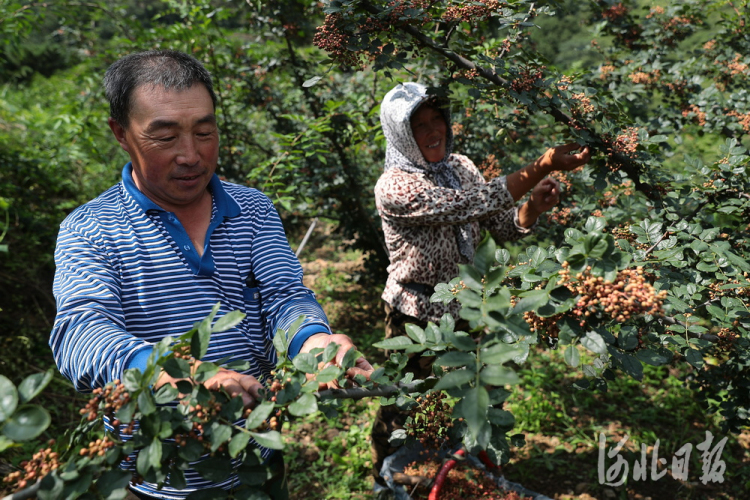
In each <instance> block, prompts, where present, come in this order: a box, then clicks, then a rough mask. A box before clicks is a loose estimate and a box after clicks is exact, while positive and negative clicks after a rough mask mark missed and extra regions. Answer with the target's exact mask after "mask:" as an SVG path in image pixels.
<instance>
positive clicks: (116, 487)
mask: <svg viewBox="0 0 750 500" xmlns="http://www.w3.org/2000/svg"><path fill="white" fill-rule="evenodd" d="M132 477H133V474H132V473H131V472H130V471H126V470H121V469H112V470H108V471H106V472H104V473H103V474H102V475H101V477H100V478H99V479H97V481H96V489H97V490H99V494H101V495H102V497H104V499H105V500H122V499H123V498H125V496H126V495H127V490H126V488H127V487H128V484H130V480H131V479H132Z"/></svg>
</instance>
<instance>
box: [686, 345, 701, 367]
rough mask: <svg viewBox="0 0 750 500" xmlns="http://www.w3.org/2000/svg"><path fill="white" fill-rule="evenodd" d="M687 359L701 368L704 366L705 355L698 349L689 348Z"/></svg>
mask: <svg viewBox="0 0 750 500" xmlns="http://www.w3.org/2000/svg"><path fill="white" fill-rule="evenodd" d="M685 359H686V360H687V362H688V363H690V364H691V365H693V366H694V367H695V368H698V369H700V368H702V367H703V355H702V354H701V352H700V351H699V350H698V349H687V352H686V353H685Z"/></svg>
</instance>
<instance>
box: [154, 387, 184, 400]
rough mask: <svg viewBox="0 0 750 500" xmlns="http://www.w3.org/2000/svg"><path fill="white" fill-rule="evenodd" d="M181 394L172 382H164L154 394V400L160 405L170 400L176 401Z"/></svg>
mask: <svg viewBox="0 0 750 500" xmlns="http://www.w3.org/2000/svg"><path fill="white" fill-rule="evenodd" d="M179 395H180V391H178V390H177V388H176V387H173V386H172V384H164V385H163V386H161V387H159V390H157V391H156V394H154V401H155V402H156V404H158V405H163V404H166V403H169V402H170V401H174V400H175V399H177V397H178V396H179Z"/></svg>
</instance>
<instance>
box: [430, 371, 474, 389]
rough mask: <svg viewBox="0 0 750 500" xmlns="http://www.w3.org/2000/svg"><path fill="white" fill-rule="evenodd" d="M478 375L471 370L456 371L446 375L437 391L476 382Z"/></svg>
mask: <svg viewBox="0 0 750 500" xmlns="http://www.w3.org/2000/svg"><path fill="white" fill-rule="evenodd" d="M475 377H476V373H474V372H472V371H469V370H455V371H452V372H449V373H446V374H445V375H444V376H443V378H441V379H440V380H439V381H438V383H437V384H436V385H435V390H436V391H440V390H442V389H450V388H452V387H458V386H461V385H464V384H468V383H469V382H470V381H472V380H474V378H475Z"/></svg>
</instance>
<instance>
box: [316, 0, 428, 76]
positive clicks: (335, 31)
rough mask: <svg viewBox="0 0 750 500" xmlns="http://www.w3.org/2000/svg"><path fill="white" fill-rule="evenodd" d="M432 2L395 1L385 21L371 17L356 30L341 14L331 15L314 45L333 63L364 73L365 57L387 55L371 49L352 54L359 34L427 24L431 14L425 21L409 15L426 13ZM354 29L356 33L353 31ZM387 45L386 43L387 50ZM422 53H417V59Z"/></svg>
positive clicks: (371, 58) (372, 58)
mask: <svg viewBox="0 0 750 500" xmlns="http://www.w3.org/2000/svg"><path fill="white" fill-rule="evenodd" d="M429 4H430V2H429V1H428V0H394V1H391V2H389V3H388V5H387V7H386V10H385V11H384V15H383V16H382V17H368V18H367V20H366V22H365V23H362V24H358V25H357V26H356V27H354V26H353V25H352V23H351V22H350V21H349V20H347V19H346V18H345V17H344V16H343V15H342V14H341V13H340V12H337V13H333V14H328V15H327V16H326V18H325V20H324V22H323V24H322V25H321V26H318V28H317V29H316V30H315V35H314V36H313V45H315V46H316V47H318V48H320V49H322V50H324V51H326V52H328V54H329V55H330V56H331V59H333V60H334V61H336V62H337V63H339V64H340V65H342V66H348V67H351V68H356V69H364V66H365V65H364V63H363V62H362V56H365V57H366V58H367V59H368V60H370V61H373V60H375V58H376V57H377V56H378V55H380V54H381V53H382V51H383V47H382V46H381V47H380V48H379V49H374V48H373V47H368V48H367V49H362V50H351V49H349V48H348V46H349V45H352V42H353V41H355V40H356V39H357V37H358V34H357V33H354V32H359V33H360V34H362V35H366V34H369V33H378V32H382V31H389V30H390V29H391V27H392V26H399V25H403V24H414V23H416V24H425V23H427V22H428V21H429V20H430V17H429V16H428V15H427V14H423V15H422V16H421V17H415V16H414V15H412V14H410V13H407V11H409V12H417V11H422V10H424V9H426V8H427V7H429ZM352 28H354V29H352ZM385 45H386V44H385V43H384V44H383V46H385ZM417 55H418V51H415V52H414V53H413V56H417Z"/></svg>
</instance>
